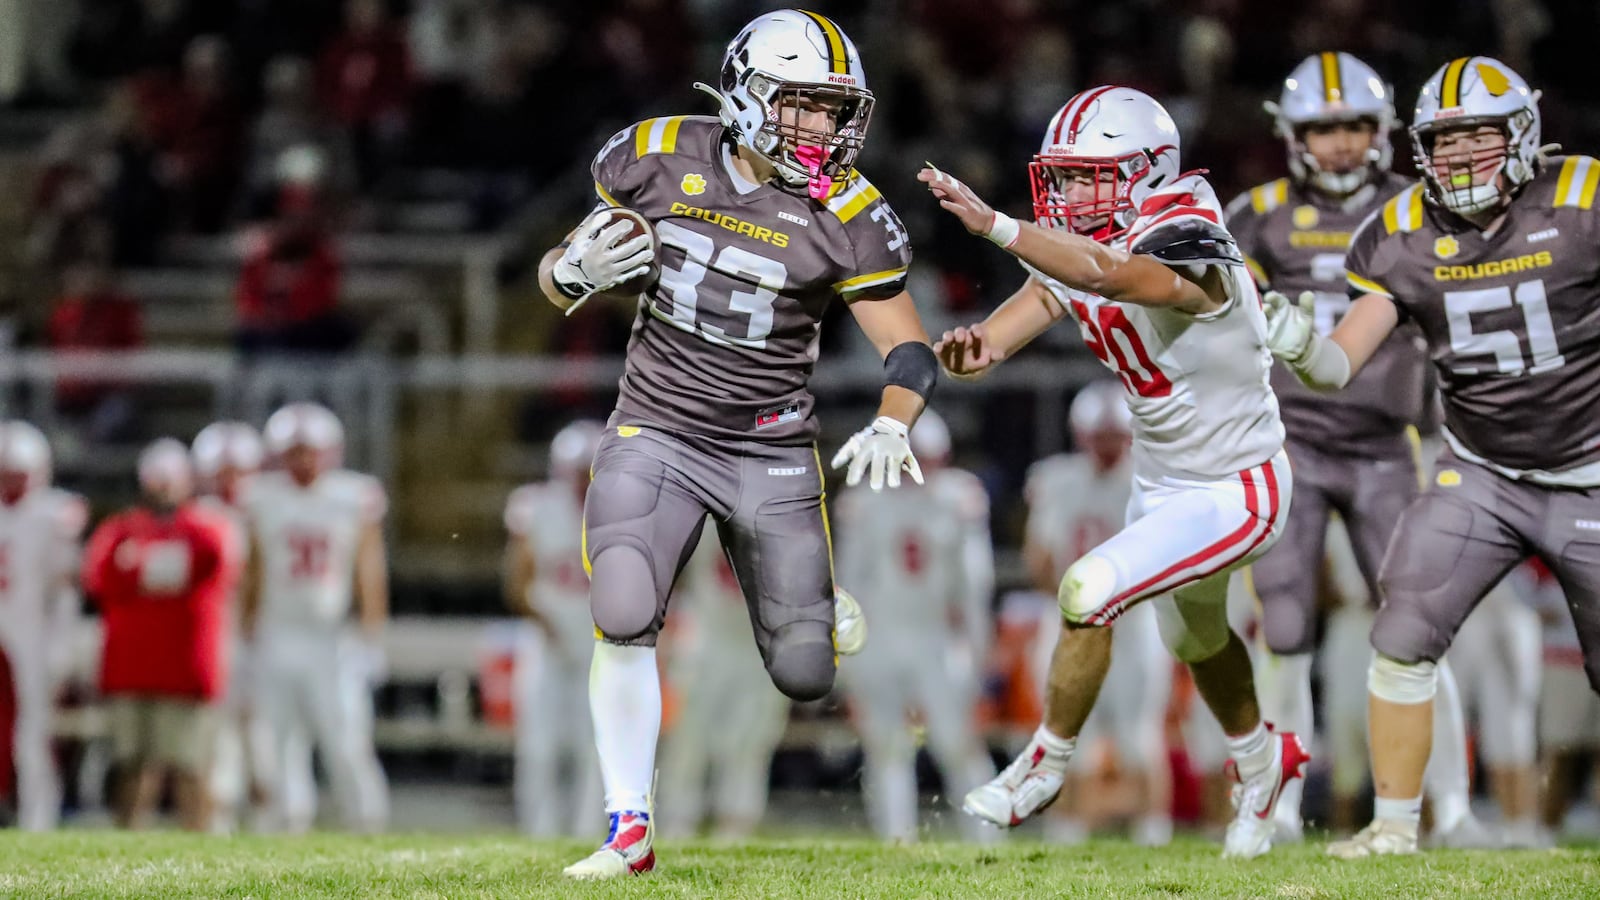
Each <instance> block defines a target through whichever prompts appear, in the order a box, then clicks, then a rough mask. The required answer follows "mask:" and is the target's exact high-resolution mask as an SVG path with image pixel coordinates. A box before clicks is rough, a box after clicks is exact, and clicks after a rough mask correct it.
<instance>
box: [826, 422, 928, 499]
mask: <svg viewBox="0 0 1600 900" xmlns="http://www.w3.org/2000/svg"><path fill="white" fill-rule="evenodd" d="M909 433H910V429H909V428H907V427H906V423H904V422H902V421H900V420H899V419H891V418H889V417H888V416H879V417H878V418H876V419H874V420H872V424H871V425H868V426H867V427H865V428H863V429H861V430H860V431H858V432H856V433H855V434H853V435H851V436H850V440H848V441H845V442H844V446H843V447H840V448H839V452H838V453H835V454H834V456H833V467H834V468H835V469H838V468H841V467H843V466H844V465H845V464H847V463H848V464H849V466H850V468H849V470H848V471H847V473H846V475H845V479H844V483H845V484H846V485H847V486H849V487H855V486H856V485H858V484H860V483H861V473H863V472H865V471H866V470H867V467H868V466H869V465H870V466H871V467H872V477H871V478H870V479H868V481H867V486H868V487H870V488H872V489H873V490H875V491H881V490H883V485H884V481H885V480H887V481H888V483H889V487H892V488H897V487H899V486H900V470H901V469H905V470H906V471H907V472H910V473H911V480H912V481H915V482H916V483H917V484H921V483H922V467H921V466H919V465H917V458H916V457H915V456H912V455H911V440H910V438H909V437H908V435H909Z"/></svg>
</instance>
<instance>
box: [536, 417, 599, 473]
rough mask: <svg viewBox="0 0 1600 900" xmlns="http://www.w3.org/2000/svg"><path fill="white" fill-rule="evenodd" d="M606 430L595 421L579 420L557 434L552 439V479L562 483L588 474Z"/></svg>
mask: <svg viewBox="0 0 1600 900" xmlns="http://www.w3.org/2000/svg"><path fill="white" fill-rule="evenodd" d="M605 430H606V427H605V426H604V425H602V424H601V423H599V422H596V421H595V420H593V419H579V420H577V421H576V422H572V423H571V424H569V425H567V426H566V427H565V428H563V429H561V430H560V431H558V432H556V436H555V437H554V438H551V439H550V478H551V479H552V480H555V481H562V480H567V479H574V478H577V477H579V476H580V475H583V474H585V473H587V472H588V471H589V467H590V466H591V465H592V464H593V463H594V452H595V450H597V449H599V447H600V437H601V436H602V435H604V434H605Z"/></svg>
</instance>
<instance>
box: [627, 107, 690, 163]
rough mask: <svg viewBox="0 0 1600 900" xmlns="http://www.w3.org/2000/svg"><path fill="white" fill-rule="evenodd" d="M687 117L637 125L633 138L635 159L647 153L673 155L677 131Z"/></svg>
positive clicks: (676, 142) (656, 120)
mask: <svg viewBox="0 0 1600 900" xmlns="http://www.w3.org/2000/svg"><path fill="white" fill-rule="evenodd" d="M687 118H688V116H669V117H667V118H663V119H646V120H644V121H643V122H640V123H639V127H638V131H637V133H635V134H634V136H633V155H634V157H635V158H639V157H642V156H645V155H646V154H649V153H673V152H675V151H676V150H677V149H678V129H679V128H681V127H682V126H683V120H684V119H687Z"/></svg>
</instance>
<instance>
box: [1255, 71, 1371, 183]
mask: <svg viewBox="0 0 1600 900" xmlns="http://www.w3.org/2000/svg"><path fill="white" fill-rule="evenodd" d="M1264 105H1265V106H1266V109H1267V112H1269V113H1271V114H1272V119H1273V130H1274V131H1276V132H1277V134H1278V136H1279V137H1281V138H1283V143H1284V145H1285V147H1287V148H1288V151H1289V172H1290V174H1292V175H1293V176H1294V178H1295V181H1297V182H1300V183H1301V184H1311V185H1313V186H1315V187H1316V188H1317V189H1319V190H1321V191H1324V192H1326V193H1328V194H1332V195H1333V196H1335V197H1346V196H1349V195H1350V194H1353V193H1355V192H1356V191H1357V190H1359V189H1360V188H1361V186H1362V185H1364V184H1366V183H1367V182H1369V181H1371V180H1372V177H1373V176H1374V175H1375V174H1377V173H1379V172H1387V171H1389V167H1390V166H1391V165H1392V164H1393V162H1394V146H1393V145H1392V144H1390V142H1389V132H1391V131H1393V130H1394V120H1395V114H1394V91H1393V90H1391V89H1390V88H1389V86H1388V85H1387V84H1384V81H1383V79H1382V78H1379V77H1378V73H1377V72H1375V71H1373V69H1372V67H1371V66H1369V65H1367V64H1366V63H1364V62H1362V61H1361V60H1359V59H1356V58H1355V57H1354V56H1351V55H1350V54H1348V53H1333V52H1324V53H1318V54H1315V55H1314V56H1308V57H1306V58H1305V59H1304V60H1301V62H1300V65H1298V66H1295V67H1294V71H1292V72H1290V73H1289V77H1288V78H1285V79H1284V81H1283V93H1282V94H1280V95H1279V96H1278V102H1276V103H1273V102H1271V101H1268V102H1267V103H1266V104H1264ZM1361 120H1367V121H1370V122H1371V123H1372V124H1373V127H1374V128H1375V129H1376V131H1375V132H1374V133H1373V135H1372V146H1371V147H1369V148H1368V149H1367V153H1366V158H1365V160H1364V162H1365V165H1363V166H1362V167H1361V168H1359V169H1357V170H1355V171H1353V172H1324V171H1322V168H1321V166H1319V165H1318V164H1317V159H1316V157H1314V156H1312V155H1311V153H1310V152H1309V151H1308V150H1306V143H1305V138H1304V130H1305V128H1306V126H1308V125H1321V124H1331V123H1335V122H1356V121H1361Z"/></svg>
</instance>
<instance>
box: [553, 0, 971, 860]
mask: <svg viewBox="0 0 1600 900" xmlns="http://www.w3.org/2000/svg"><path fill="white" fill-rule="evenodd" d="M697 87H699V88H701V89H702V90H704V91H705V92H707V93H708V94H710V95H711V96H713V97H714V98H715V99H716V101H717V105H718V107H719V111H720V115H719V116H718V117H705V116H668V117H664V118H658V119H649V120H646V121H644V122H640V123H639V124H637V125H634V126H632V127H630V128H627V129H624V130H623V131H621V132H620V133H618V134H617V135H616V136H615V137H614V138H612V139H611V140H610V141H609V142H608V143H606V145H605V146H604V147H602V148H601V149H600V152H599V154H598V155H597V156H596V157H595V160H594V165H593V173H594V180H595V193H596V195H597V197H598V201H599V203H598V205H597V207H596V209H595V210H594V212H592V213H591V214H590V215H589V217H588V218H586V219H585V220H584V221H583V222H582V223H581V224H579V226H578V227H577V228H576V229H574V230H573V232H572V233H571V234H570V235H569V236H568V238H567V241H566V242H565V243H563V244H562V245H561V246H559V247H557V248H555V249H552V250H551V251H549V252H548V253H546V254H545V256H544V259H543V260H542V261H541V263H540V268H539V281H540V285H541V287H542V289H543V290H544V293H545V295H546V296H547V297H549V299H550V301H551V302H552V303H554V304H555V305H557V306H559V307H562V308H568V307H570V306H571V305H573V304H574V303H577V302H581V301H585V300H587V299H589V298H590V297H591V296H592V295H594V294H597V293H607V294H610V295H611V296H612V297H613V298H615V297H617V295H618V293H619V291H618V290H617V289H618V288H621V293H623V294H624V297H625V299H626V300H627V301H628V302H633V303H636V304H637V306H638V317H637V320H636V322H635V324H634V328H633V338H632V340H631V341H630V342H629V344H628V352H627V364H626V369H625V372H624V374H623V376H622V382H621V391H620V397H619V399H618V403H617V408H616V411H615V412H614V413H613V414H612V416H611V421H610V423H609V428H608V430H607V433H606V435H605V437H604V438H603V439H602V441H601V443H600V447H599V449H598V451H597V452H596V455H595V459H594V467H593V476H594V480H593V484H592V485H591V487H590V489H589V493H588V496H587V500H586V503H585V508H584V522H585V536H584V537H585V541H584V547H585V550H586V556H587V562H588V564H589V565H590V566H591V568H592V574H591V581H590V609H591V612H592V613H593V616H594V622H595V627H596V631H597V633H598V635H599V641H598V644H597V646H596V648H595V653H594V661H593V672H592V675H591V677H590V681H589V694H590V706H591V709H592V711H593V718H594V726H595V742H596V745H597V747H598V749H599V754H600V760H601V772H602V775H603V778H604V781H605V787H606V812H607V813H608V814H609V816H610V818H611V836H610V837H609V838H608V839H607V841H606V843H605V844H604V846H602V847H601V849H600V850H599V851H597V852H596V853H594V854H593V855H592V856H590V857H589V858H587V859H585V860H582V861H580V862H578V863H576V864H574V865H573V866H571V867H569V868H568V869H567V874H568V875H570V876H572V877H577V878H608V877H613V876H618V875H625V874H628V873H630V872H632V873H637V872H642V871H646V870H648V869H650V868H651V867H652V866H653V865H654V863H655V856H654V853H653V850H652V847H651V843H652V839H653V836H654V831H653V826H652V824H651V821H650V802H651V800H650V793H651V784H650V780H651V773H652V771H653V769H654V757H655V745H656V737H657V732H658V731H659V727H660V720H661V701H660V685H659V681H658V678H657V675H656V663H655V642H656V635H657V633H658V632H659V631H660V629H661V626H662V620H663V618H664V616H665V614H666V603H667V595H668V592H669V590H670V589H671V587H672V584H673V582H674V581H675V580H676V578H677V575H678V572H679V571H680V570H681V569H682V568H683V565H684V562H685V561H686V560H687V559H688V558H689V556H690V553H691V551H693V549H694V547H695V546H696V544H697V542H698V540H699V536H700V531H701V527H702V523H703V522H704V520H705V518H706V516H707V515H710V516H711V517H712V518H713V519H714V520H715V522H716V527H717V530H718V534H719V537H720V539H721V541H722V546H723V549H724V550H725V551H726V552H727V554H728V557H729V561H730V563H731V564H732V567H733V571H734V573H735V575H737V576H738V580H739V584H740V587H741V588H742V589H743V591H744V595H745V599H746V601H747V603H748V605H749V609H750V615H751V619H752V625H753V630H754V633H755V638H756V642H757V644H758V645H759V647H760V649H761V657H762V660H763V662H764V663H765V665H766V669H767V672H768V674H769V675H770V676H771V677H772V680H773V683H774V684H775V685H777V687H778V688H779V689H780V690H781V691H783V692H784V693H785V694H787V695H789V696H790V697H793V698H795V699H797V700H812V699H816V698H817V697H821V696H822V695H824V694H826V693H827V692H828V691H829V689H830V688H831V687H832V686H833V680H834V669H835V655H836V652H844V653H849V652H852V651H853V650H854V649H857V648H858V647H859V645H860V643H861V641H862V639H863V637H864V635H863V634H862V632H861V618H860V610H859V607H857V606H856V604H855V602H854V601H853V600H850V599H848V597H847V596H843V595H837V593H836V591H835V589H834V583H833V572H832V561H831V560H832V552H831V548H830V546H829V537H828V530H827V529H828V525H827V515H826V509H825V507H824V505H823V496H824V495H823V483H822V472H821V471H820V469H821V460H820V457H819V456H818V454H817V449H816V444H815V437H816V433H817V423H816V419H815V418H814V416H813V414H812V405H813V402H812V397H811V394H810V392H809V391H808V390H807V382H808V381H809V380H810V377H811V370H812V367H813V366H814V365H815V363H816V359H817V342H818V329H819V328H820V327H821V320H822V316H823V313H824V312H825V311H826V310H827V308H828V306H829V305H830V304H831V303H833V302H834V301H835V300H836V299H840V300H843V301H845V303H847V304H848V305H849V307H850V311H851V313H852V314H853V315H854V317H855V319H856V321H857V323H859V324H860V326H861V328H862V330H863V331H864V332H865V333H866V335H867V337H868V338H869V339H871V341H872V343H873V344H874V345H875V346H876V347H877V349H878V351H879V352H880V353H881V354H882V355H883V357H884V370H885V371H884V376H885V378H884V380H885V386H884V389H883V394H882V400H881V403H880V405H879V407H878V414H877V417H876V418H875V419H874V420H873V421H872V422H871V423H870V424H869V425H868V426H867V427H866V428H863V429H861V431H859V432H857V433H856V434H855V435H854V436H853V437H851V438H850V439H849V441H848V442H846V444H845V445H844V447H843V449H841V450H840V451H839V452H838V454H837V455H835V456H834V457H833V465H834V467H836V468H839V467H848V474H847V479H846V480H847V482H848V483H849V484H852V485H853V484H856V483H858V482H859V481H860V480H861V478H862V476H863V475H864V474H867V473H868V472H870V478H869V483H870V485H871V487H872V488H873V489H874V490H879V489H881V488H882V487H883V486H884V485H885V484H887V485H888V486H889V487H896V486H898V485H899V484H900V478H901V472H902V471H904V472H906V473H908V474H909V475H910V477H911V478H912V479H914V480H916V481H918V482H921V481H922V473H921V471H920V470H919V469H918V467H917V462H916V459H915V458H914V457H913V456H912V453H911V447H910V444H909V443H908V441H907V432H908V429H909V428H910V427H911V425H912V424H913V423H914V422H915V421H916V418H917V416H918V415H919V414H920V413H921V411H922V408H923V405H924V404H925V403H926V401H927V398H928V396H929V394H930V393H931V392H932V390H933V386H934V382H935V380H936V378H937V375H938V371H939V365H938V360H937V359H936V358H935V357H934V355H933V351H932V349H931V348H930V347H929V346H928V337H927V334H926V332H924V330H923V327H922V323H921V321H920V320H919V318H918V316H917V311H916V307H915V305H914V304H913V303H912V300H911V295H910V294H908V293H906V290H905V285H906V268H907V266H908V265H909V264H910V262H911V246H910V243H909V241H908V240H907V238H906V233H905V230H904V228H903V227H902V226H901V224H900V220H899V218H898V217H896V216H895V214H894V212H893V210H891V209H890V208H889V205H888V204H887V203H886V202H884V200H883V198H882V197H881V196H880V195H879V192H878V189H877V188H875V187H873V185H872V183H871V182H869V181H868V180H867V179H866V177H865V176H863V175H862V174H861V173H860V172H858V171H857V170H856V169H855V160H856V156H857V154H858V153H859V152H860V151H861V147H862V144H863V141H864V140H865V139H866V135H867V126H868V123H869V121H870V119H871V116H872V108H873V96H872V92H871V91H870V90H868V88H867V79H866V74H865V71H864V70H863V68H862V63H861V59H860V56H859V55H858V54H857V52H856V48H855V44H853V43H852V42H851V41H850V39H849V38H848V37H846V36H845V34H844V32H843V31H841V30H840V29H839V26H838V25H836V24H834V22H833V21H831V20H829V19H828V18H826V17H824V16H820V15H817V14H815V13H809V12H800V11H797V10H779V11H777V12H772V13H767V14H765V15H762V16H759V17H758V18H756V19H755V20H754V21H752V22H750V23H749V24H748V25H746V26H745V27H744V29H742V30H741V31H740V32H739V34H738V35H737V36H736V37H735V38H734V39H733V41H732V42H730V43H729V44H728V47H727V50H726V52H725V53H724V55H723V60H722V69H721V73H720V79H719V80H718V82H717V86H716V87H711V86H707V85H697ZM617 207H626V208H627V209H628V210H630V211H631V212H620V211H617V210H616V209H615V208H617ZM633 213H637V214H639V216H642V218H643V224H641V223H640V222H639V221H638V220H637V219H636V218H635V217H634V215H633ZM651 232H653V235H652V234H651ZM657 247H659V249H656V248H657ZM836 596H839V597H840V599H837V600H836V599H835V598H836ZM835 631H837V635H836V634H835ZM836 638H837V640H836ZM731 727H737V725H734V726H731Z"/></svg>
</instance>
